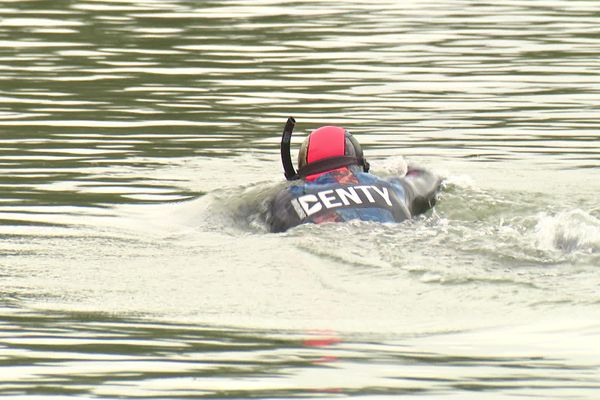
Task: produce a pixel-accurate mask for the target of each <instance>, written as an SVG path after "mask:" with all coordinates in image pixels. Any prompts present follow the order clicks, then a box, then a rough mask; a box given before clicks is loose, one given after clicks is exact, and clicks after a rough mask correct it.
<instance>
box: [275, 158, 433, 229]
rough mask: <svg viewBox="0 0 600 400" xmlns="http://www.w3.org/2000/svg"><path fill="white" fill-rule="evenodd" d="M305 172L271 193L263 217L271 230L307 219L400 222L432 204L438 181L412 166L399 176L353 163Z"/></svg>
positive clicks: (317, 220) (292, 225)
mask: <svg viewBox="0 0 600 400" xmlns="http://www.w3.org/2000/svg"><path fill="white" fill-rule="evenodd" d="M308 178H309V179H306V180H301V181H298V182H297V183H294V184H292V185H290V186H288V187H286V188H285V189H283V190H281V191H280V192H279V193H278V194H277V195H276V196H275V198H274V200H273V202H272V203H271V207H270V215H269V217H268V219H267V221H268V224H269V228H270V230H271V231H272V232H283V231H286V230H287V229H289V228H292V227H294V226H297V225H300V224H305V223H315V224H320V223H324V222H345V221H350V220H361V221H374V222H401V221H404V220H406V219H409V218H411V217H413V216H415V215H418V214H421V213H423V212H425V211H427V210H429V209H430V208H431V207H433V205H434V204H435V200H436V194H437V192H438V191H439V188H440V185H441V179H440V178H439V177H437V176H436V175H434V174H432V173H431V172H428V171H426V170H423V169H414V168H410V169H409V170H408V173H407V174H406V175H405V176H403V177H401V178H397V177H396V178H389V179H381V178H379V177H377V176H375V175H372V174H370V173H367V172H362V170H361V169H360V168H359V167H357V166H350V167H344V168H339V169H336V170H333V171H330V172H326V173H324V174H319V175H318V176H316V177H308Z"/></svg>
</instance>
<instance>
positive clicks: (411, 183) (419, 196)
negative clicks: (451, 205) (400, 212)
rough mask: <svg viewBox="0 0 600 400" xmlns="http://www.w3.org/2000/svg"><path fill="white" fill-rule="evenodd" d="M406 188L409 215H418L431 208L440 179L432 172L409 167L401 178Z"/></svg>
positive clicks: (439, 185) (440, 182)
mask: <svg viewBox="0 0 600 400" xmlns="http://www.w3.org/2000/svg"><path fill="white" fill-rule="evenodd" d="M402 183H403V185H402V186H404V188H405V190H406V200H407V204H408V208H409V209H410V213H411V215H418V214H422V213H424V212H426V211H427V210H429V209H431V208H432V207H433V206H434V205H435V202H436V195H437V193H438V192H439V190H440V187H441V184H442V179H441V178H440V177H439V176H437V175H435V174H434V173H432V172H430V171H427V170H425V169H422V168H418V167H412V166H411V167H409V169H408V172H407V173H406V175H405V176H404V178H403V179H402Z"/></svg>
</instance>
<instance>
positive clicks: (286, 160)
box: [281, 117, 298, 181]
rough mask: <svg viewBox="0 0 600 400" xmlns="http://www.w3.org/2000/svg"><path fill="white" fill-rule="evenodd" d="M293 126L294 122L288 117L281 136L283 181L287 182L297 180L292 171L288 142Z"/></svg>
mask: <svg viewBox="0 0 600 400" xmlns="http://www.w3.org/2000/svg"><path fill="white" fill-rule="evenodd" d="M295 125H296V120H295V119H294V118H293V117H289V118H288V120H287V122H286V123H285V127H284V128H283V134H282V135H281V163H282V164H283V172H284V174H285V179H287V180H288V181H293V180H294V179H298V174H297V173H296V170H295V169H294V164H293V163H292V155H291V153H290V142H291V141H292V132H293V131H294V126H295Z"/></svg>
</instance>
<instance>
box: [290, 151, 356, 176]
mask: <svg viewBox="0 0 600 400" xmlns="http://www.w3.org/2000/svg"><path fill="white" fill-rule="evenodd" d="M357 164H360V161H359V160H358V158H356V157H353V156H336V157H327V158H322V159H320V160H317V161H313V162H311V163H308V164H306V165H305V166H304V167H302V168H300V169H299V170H298V177H300V178H306V177H307V176H310V175H314V174H319V173H321V172H326V171H331V170H332V169H338V168H342V167H347V166H349V165H357Z"/></svg>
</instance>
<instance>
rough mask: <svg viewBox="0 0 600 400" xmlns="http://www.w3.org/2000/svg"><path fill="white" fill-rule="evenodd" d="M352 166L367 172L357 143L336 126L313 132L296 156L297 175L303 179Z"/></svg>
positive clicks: (367, 169)
mask: <svg viewBox="0 0 600 400" xmlns="http://www.w3.org/2000/svg"><path fill="white" fill-rule="evenodd" d="M317 161H318V162H317ZM353 164H354V165H361V166H362V167H363V170H364V171H365V172H368V171H369V164H368V163H367V162H366V160H365V159H364V157H363V151H362V148H361V147H360V144H359V143H358V141H357V140H356V139H355V138H354V136H352V134H350V132H348V131H347V130H346V129H344V128H341V127H338V126H323V127H321V128H319V129H316V130H314V131H313V132H312V133H311V134H310V135H308V136H307V138H306V139H305V140H304V143H302V147H300V152H299V154H298V173H299V175H300V176H305V177H306V176H311V175H315V174H322V173H325V172H327V171H331V170H334V169H337V168H341V167H345V166H348V165H353Z"/></svg>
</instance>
